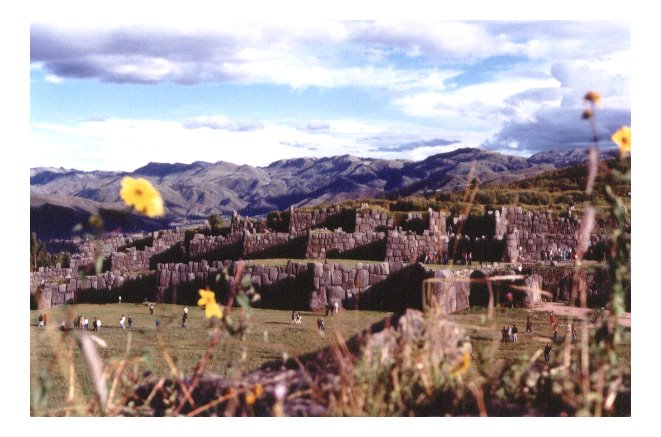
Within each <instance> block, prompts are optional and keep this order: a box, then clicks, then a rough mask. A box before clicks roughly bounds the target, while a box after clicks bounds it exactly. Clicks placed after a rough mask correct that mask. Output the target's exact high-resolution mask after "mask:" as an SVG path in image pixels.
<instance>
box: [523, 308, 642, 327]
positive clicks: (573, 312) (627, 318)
mask: <svg viewBox="0 0 661 437" xmlns="http://www.w3.org/2000/svg"><path fill="white" fill-rule="evenodd" d="M532 310H533V311H545V312H550V311H553V312H555V313H556V314H557V315H559V316H567V317H572V316H573V317H579V316H581V315H584V314H586V313H589V312H590V311H592V309H590V308H579V307H573V306H569V305H567V304H565V303H560V302H544V303H543V304H542V306H539V307H535V308H532ZM605 313H606V315H609V314H610V313H609V311H605ZM618 322H619V323H620V324H621V325H622V326H626V327H629V328H630V327H631V313H625V314H624V316H622V317H619V318H618Z"/></svg>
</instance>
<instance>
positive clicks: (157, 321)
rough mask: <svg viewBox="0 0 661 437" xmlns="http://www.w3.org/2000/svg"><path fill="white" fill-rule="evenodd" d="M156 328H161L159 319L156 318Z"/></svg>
mask: <svg viewBox="0 0 661 437" xmlns="http://www.w3.org/2000/svg"><path fill="white" fill-rule="evenodd" d="M156 330H157V331H160V330H161V321H160V320H159V319H156Z"/></svg>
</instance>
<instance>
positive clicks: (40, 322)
mask: <svg viewBox="0 0 661 437" xmlns="http://www.w3.org/2000/svg"><path fill="white" fill-rule="evenodd" d="M39 327H40V328H43V327H44V315H43V314H39Z"/></svg>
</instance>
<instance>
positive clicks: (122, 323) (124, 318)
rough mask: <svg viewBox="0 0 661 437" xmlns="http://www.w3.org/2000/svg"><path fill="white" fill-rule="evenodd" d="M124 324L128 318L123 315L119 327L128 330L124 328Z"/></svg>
mask: <svg viewBox="0 0 661 437" xmlns="http://www.w3.org/2000/svg"><path fill="white" fill-rule="evenodd" d="M124 323H126V317H124V314H122V318H121V319H119V326H120V327H121V328H122V329H125V328H126V327H125V326H124Z"/></svg>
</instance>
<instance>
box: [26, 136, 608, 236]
mask: <svg viewBox="0 0 661 437" xmlns="http://www.w3.org/2000/svg"><path fill="white" fill-rule="evenodd" d="M609 153H610V152H603V153H602V155H603V158H606V157H608V156H609ZM584 159H585V152H584V151H580V150H573V151H568V152H567V151H563V152H550V151H547V152H542V153H539V154H536V155H533V156H531V157H530V158H527V159H526V158H521V157H515V156H510V155H503V154H500V153H496V152H491V151H487V150H482V149H476V148H463V149H458V150H455V151H453V152H449V153H443V154H437V155H433V156H430V157H428V158H426V159H425V160H422V161H416V162H413V161H405V160H384V159H372V158H360V157H356V156H352V155H343V156H333V157H327V158H297V159H286V160H280V161H276V162H273V163H271V164H270V165H268V166H267V167H253V166H250V165H237V164H232V163H229V162H224V161H218V162H216V163H209V162H203V161H197V162H193V163H191V164H182V163H174V164H168V163H153V162H152V163H149V164H147V165H145V166H143V167H140V168H138V169H136V170H134V171H133V172H112V171H92V172H84V171H79V170H75V169H63V168H47V167H40V168H34V169H31V170H30V209H31V230H32V231H33V232H37V233H38V234H39V235H43V236H44V237H43V238H49V237H50V236H55V235H56V236H58V237H59V236H65V235H67V234H68V233H70V230H71V223H73V222H75V221H77V220H82V219H84V218H85V217H87V216H89V214H90V213H92V212H94V211H97V210H98V209H99V208H103V209H106V210H110V209H120V210H124V209H125V207H124V205H123V202H121V200H120V198H119V185H120V180H121V178H122V177H124V176H125V175H130V176H133V177H145V178H147V179H149V180H150V181H152V182H153V183H154V185H155V186H156V187H157V188H158V190H159V191H160V192H161V194H162V196H163V199H164V201H165V205H166V211H167V214H168V215H167V217H165V218H164V220H161V221H158V222H154V221H150V222H149V223H146V222H144V223H143V222H140V224H137V225H136V226H137V227H138V228H142V227H144V228H145V229H152V228H153V226H156V225H162V224H163V223H165V224H167V223H170V222H183V223H185V222H190V221H195V220H199V219H202V218H205V217H207V216H208V215H210V214H212V213H217V212H220V213H221V214H230V213H231V211H233V210H236V211H238V212H239V213H240V214H242V215H247V216H254V215H264V214H267V213H269V212H271V211H275V210H284V209H287V208H288V207H289V206H290V205H293V206H294V207H303V206H315V205H319V204H321V203H325V204H332V203H340V202H343V201H346V200H351V199H362V198H385V197H389V198H393V197H401V196H414V195H419V194H422V193H429V192H446V193H447V192H453V191H456V190H461V189H462V188H463V187H464V186H465V184H466V180H467V177H468V174H469V172H471V169H472V167H473V163H475V168H474V171H473V173H472V177H474V178H477V180H478V181H479V183H480V186H481V187H485V186H494V185H498V184H507V183H512V182H516V181H521V180H524V179H527V178H530V177H533V176H536V175H539V174H541V173H543V172H546V171H550V170H555V169H560V168H565V167H567V166H570V165H576V164H578V163H581V162H584ZM45 205H50V207H48V208H46V207H45ZM53 214H55V215H53ZM54 216H55V217H58V219H57V220H55V221H54V220H53V217H54ZM120 227H121V226H120ZM161 227H163V226H161Z"/></svg>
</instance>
